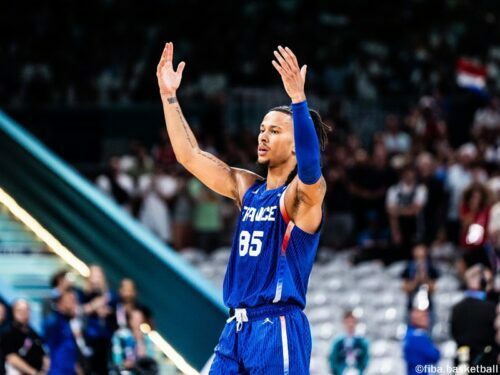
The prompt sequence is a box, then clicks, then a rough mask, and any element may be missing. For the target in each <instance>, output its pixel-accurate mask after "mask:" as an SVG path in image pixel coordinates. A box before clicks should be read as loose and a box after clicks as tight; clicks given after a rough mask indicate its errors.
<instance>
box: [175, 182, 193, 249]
mask: <svg viewBox="0 0 500 375" xmlns="http://www.w3.org/2000/svg"><path fill="white" fill-rule="evenodd" d="M187 181H188V177H187V176H186V175H185V173H183V172H181V175H180V176H178V178H177V182H178V185H177V195H176V197H175V201H174V210H173V211H174V214H173V218H172V219H173V220H172V221H173V223H172V230H173V241H174V247H175V248H176V249H184V248H186V247H188V246H189V245H191V244H192V237H193V226H192V222H193V217H192V216H193V214H192V212H193V202H192V199H191V198H190V196H189V192H188V190H187Z"/></svg>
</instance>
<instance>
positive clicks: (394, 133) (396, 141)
mask: <svg viewBox="0 0 500 375" xmlns="http://www.w3.org/2000/svg"><path fill="white" fill-rule="evenodd" d="M385 125H386V129H387V130H386V131H385V132H384V133H383V134H382V141H383V144H384V146H385V149H386V150H387V152H388V153H389V154H391V155H393V154H405V153H407V152H408V151H410V148H411V138H410V136H409V135H408V134H406V133H405V132H403V131H401V130H400V129H399V118H398V116H397V115H395V114H390V115H388V116H387V117H386V118H385Z"/></svg>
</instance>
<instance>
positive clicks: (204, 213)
mask: <svg viewBox="0 0 500 375" xmlns="http://www.w3.org/2000/svg"><path fill="white" fill-rule="evenodd" d="M188 191H189V194H190V195H191V197H192V199H193V200H194V202H195V207H194V214H193V216H194V219H193V220H194V224H193V227H194V230H195V232H196V239H197V245H198V246H199V247H200V248H201V249H203V250H204V251H207V252H209V253H210V252H212V251H213V250H215V249H216V248H217V247H218V246H219V243H220V242H219V241H220V232H221V230H222V212H221V204H220V198H219V197H218V196H217V195H216V194H215V193H214V192H212V191H211V190H209V189H208V188H206V187H205V186H204V185H203V184H202V183H201V182H200V181H198V180H197V179H196V178H194V177H193V178H191V179H190V180H189V182H188Z"/></svg>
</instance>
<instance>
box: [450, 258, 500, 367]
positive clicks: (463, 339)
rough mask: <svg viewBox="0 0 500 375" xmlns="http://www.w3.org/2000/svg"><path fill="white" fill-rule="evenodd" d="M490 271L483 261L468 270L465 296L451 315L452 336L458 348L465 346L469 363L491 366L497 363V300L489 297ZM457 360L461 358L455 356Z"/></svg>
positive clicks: (471, 364) (490, 286) (454, 307)
mask: <svg viewBox="0 0 500 375" xmlns="http://www.w3.org/2000/svg"><path fill="white" fill-rule="evenodd" d="M491 279H492V278H491V272H490V271H489V270H488V269H487V268H485V267H484V266H483V265H482V264H478V265H475V266H472V267H471V268H469V269H468V270H467V271H466V272H465V282H466V285H467V290H466V291H465V298H464V299H463V300H462V301H460V302H458V303H457V304H456V305H455V306H453V308H452V311H451V317H450V332H451V336H452V337H453V339H454V340H455V342H456V343H457V348H458V350H460V348H464V349H463V350H465V352H466V353H467V354H466V362H467V363H468V364H469V365H470V366H475V365H484V366H491V365H493V364H495V363H497V355H498V345H497V343H496V341H495V316H496V303H495V302H492V301H488V300H487V299H486V298H487V292H488V291H489V290H491V288H492V280H491ZM456 364H458V358H457V359H456Z"/></svg>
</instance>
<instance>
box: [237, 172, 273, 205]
mask: <svg viewBox="0 0 500 375" xmlns="http://www.w3.org/2000/svg"><path fill="white" fill-rule="evenodd" d="M231 170H232V173H233V178H234V182H235V188H236V191H235V192H234V196H235V197H237V199H238V204H239V205H241V203H242V202H243V197H244V196H245V194H246V193H247V191H248V189H249V188H250V187H252V186H253V185H254V184H257V183H264V181H265V180H264V178H263V177H262V176H259V175H258V174H257V173H254V172H251V171H249V170H247V169H241V168H233V167H232V168H231Z"/></svg>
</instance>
